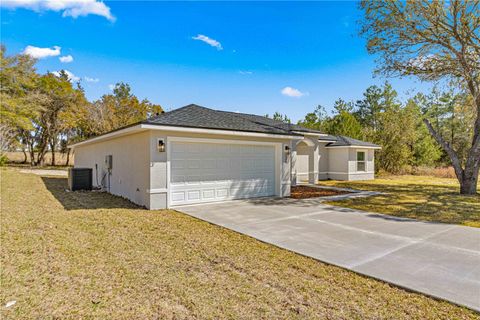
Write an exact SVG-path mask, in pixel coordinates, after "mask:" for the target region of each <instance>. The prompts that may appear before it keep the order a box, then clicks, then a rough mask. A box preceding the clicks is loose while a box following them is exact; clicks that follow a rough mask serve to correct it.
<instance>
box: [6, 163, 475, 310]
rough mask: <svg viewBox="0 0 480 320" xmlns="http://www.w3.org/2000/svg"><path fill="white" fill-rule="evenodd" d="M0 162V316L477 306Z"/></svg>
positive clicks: (432, 308) (433, 308) (410, 308)
mask: <svg viewBox="0 0 480 320" xmlns="http://www.w3.org/2000/svg"><path fill="white" fill-rule="evenodd" d="M0 172H1V175H2V179H1V183H2V185H1V197H2V214H1V225H2V229H1V242H2V243H1V244H2V245H1V264H2V267H1V290H0V302H1V306H0V312H1V314H0V316H1V317H2V319H13V318H22V319H25V318H30V319H32V318H35V319H44V318H47V319H50V318H98V319H105V318H108V319H139V318H140V319H152V318H154V319H319V318H324V319H412V318H416V319H474V318H477V317H478V315H476V314H475V313H474V312H473V311H470V310H467V309H465V308H461V307H458V306H455V305H452V304H450V303H447V302H444V301H438V300H434V299H431V298H428V297H426V296H423V295H420V294H416V293H410V292H407V291H405V290H402V289H399V288H396V287H394V286H391V285H388V284H385V283H383V282H380V281H376V280H373V279H370V278H367V277H363V276H360V275H357V274H355V273H353V272H349V271H346V270H343V269H341V268H337V267H334V266H330V265H327V264H323V263H320V262H318V261H315V260H313V259H309V258H306V257H303V256H300V255H297V254H294V253H292V252H289V251H286V250H282V249H279V248H276V247H274V246H271V245H268V244H265V243H262V242H260V241H256V240H254V239H252V238H249V237H247V236H244V235H241V234H238V233H235V232H233V231H230V230H227V229H224V228H221V227H217V226H214V225H211V224H209V223H206V222H203V221H200V220H197V219H194V218H191V217H189V216H186V215H184V214H181V213H178V212H175V211H167V210H164V211H147V210H143V209H141V208H138V207H136V206H134V205H132V204H131V203H129V202H127V201H125V200H122V199H120V198H117V197H114V196H110V195H108V194H102V193H87V192H65V191H64V189H65V187H66V179H65V178H58V177H48V178H45V177H39V176H37V175H32V174H22V173H19V172H18V171H14V170H12V169H2V170H1V171H0ZM11 300H16V301H17V303H16V304H15V305H14V306H12V307H10V308H8V309H6V308H5V307H4V306H5V303H6V302H7V301H11Z"/></svg>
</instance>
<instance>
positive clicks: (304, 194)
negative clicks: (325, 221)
mask: <svg viewBox="0 0 480 320" xmlns="http://www.w3.org/2000/svg"><path fill="white" fill-rule="evenodd" d="M347 193H348V192H345V191H338V190H332V189H321V188H315V187H309V186H292V188H291V192H290V197H291V198H293V199H308V198H317V197H328V196H338V195H341V194H347Z"/></svg>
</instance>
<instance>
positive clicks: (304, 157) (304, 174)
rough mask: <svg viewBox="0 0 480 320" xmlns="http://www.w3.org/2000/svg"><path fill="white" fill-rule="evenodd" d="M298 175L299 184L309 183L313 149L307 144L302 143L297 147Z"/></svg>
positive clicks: (296, 167)
mask: <svg viewBox="0 0 480 320" xmlns="http://www.w3.org/2000/svg"><path fill="white" fill-rule="evenodd" d="M296 151H297V158H296V166H295V169H296V174H297V181H298V182H308V174H309V167H310V158H311V147H310V146H308V145H307V144H306V143H304V142H301V143H299V144H298V145H297V147H296Z"/></svg>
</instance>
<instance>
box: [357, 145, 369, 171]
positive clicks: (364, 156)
mask: <svg viewBox="0 0 480 320" xmlns="http://www.w3.org/2000/svg"><path fill="white" fill-rule="evenodd" d="M359 153H363V161H362V160H358V154H359ZM355 162H356V164H357V172H367V152H366V151H359V150H357V151H356V153H355ZM360 163H363V170H359V169H358V165H359V164H360Z"/></svg>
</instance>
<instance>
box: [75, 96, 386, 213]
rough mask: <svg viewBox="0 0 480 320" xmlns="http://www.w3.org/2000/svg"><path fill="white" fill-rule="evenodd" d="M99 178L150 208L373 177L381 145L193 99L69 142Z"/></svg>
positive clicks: (79, 164) (80, 162) (83, 164)
mask: <svg viewBox="0 0 480 320" xmlns="http://www.w3.org/2000/svg"><path fill="white" fill-rule="evenodd" d="M70 147H71V148H73V149H74V152H75V165H74V166H75V167H87V168H92V169H93V177H92V178H93V179H92V180H93V184H94V185H95V186H102V187H103V188H105V189H106V190H107V191H109V192H111V193H112V194H115V195H119V196H123V197H125V198H128V199H130V200H131V201H133V202H134V203H136V204H139V205H142V206H145V207H147V208H149V209H160V208H169V207H172V206H176V205H185V204H195V203H201V202H211V201H222V200H230V199H238V198H252V197H261V196H279V197H285V196H289V195H290V186H291V185H292V184H297V183H303V182H309V183H315V182H316V181H317V180H319V179H337V180H367V179H373V178H374V151H375V149H379V148H380V147H379V146H377V145H375V144H372V143H368V142H363V141H359V140H355V139H351V138H348V137H341V136H331V135H327V134H323V133H321V132H319V131H315V130H310V129H307V128H303V127H300V126H297V125H293V124H287V123H284V122H281V121H276V120H272V119H269V118H266V117H262V116H256V115H251V114H242V113H235V112H226V111H218V110H212V109H208V108H204V107H200V106H197V105H194V104H192V105H188V106H185V107H182V108H179V109H176V110H173V111H170V112H166V113H162V114H160V115H157V116H155V117H153V118H150V119H148V120H145V121H142V122H140V123H135V124H132V125H129V126H126V127H123V128H121V129H118V130H115V131H112V132H109V133H106V134H103V135H101V136H98V137H94V138H91V139H88V140H85V141H82V142H78V143H76V144H73V145H71V146H70Z"/></svg>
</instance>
